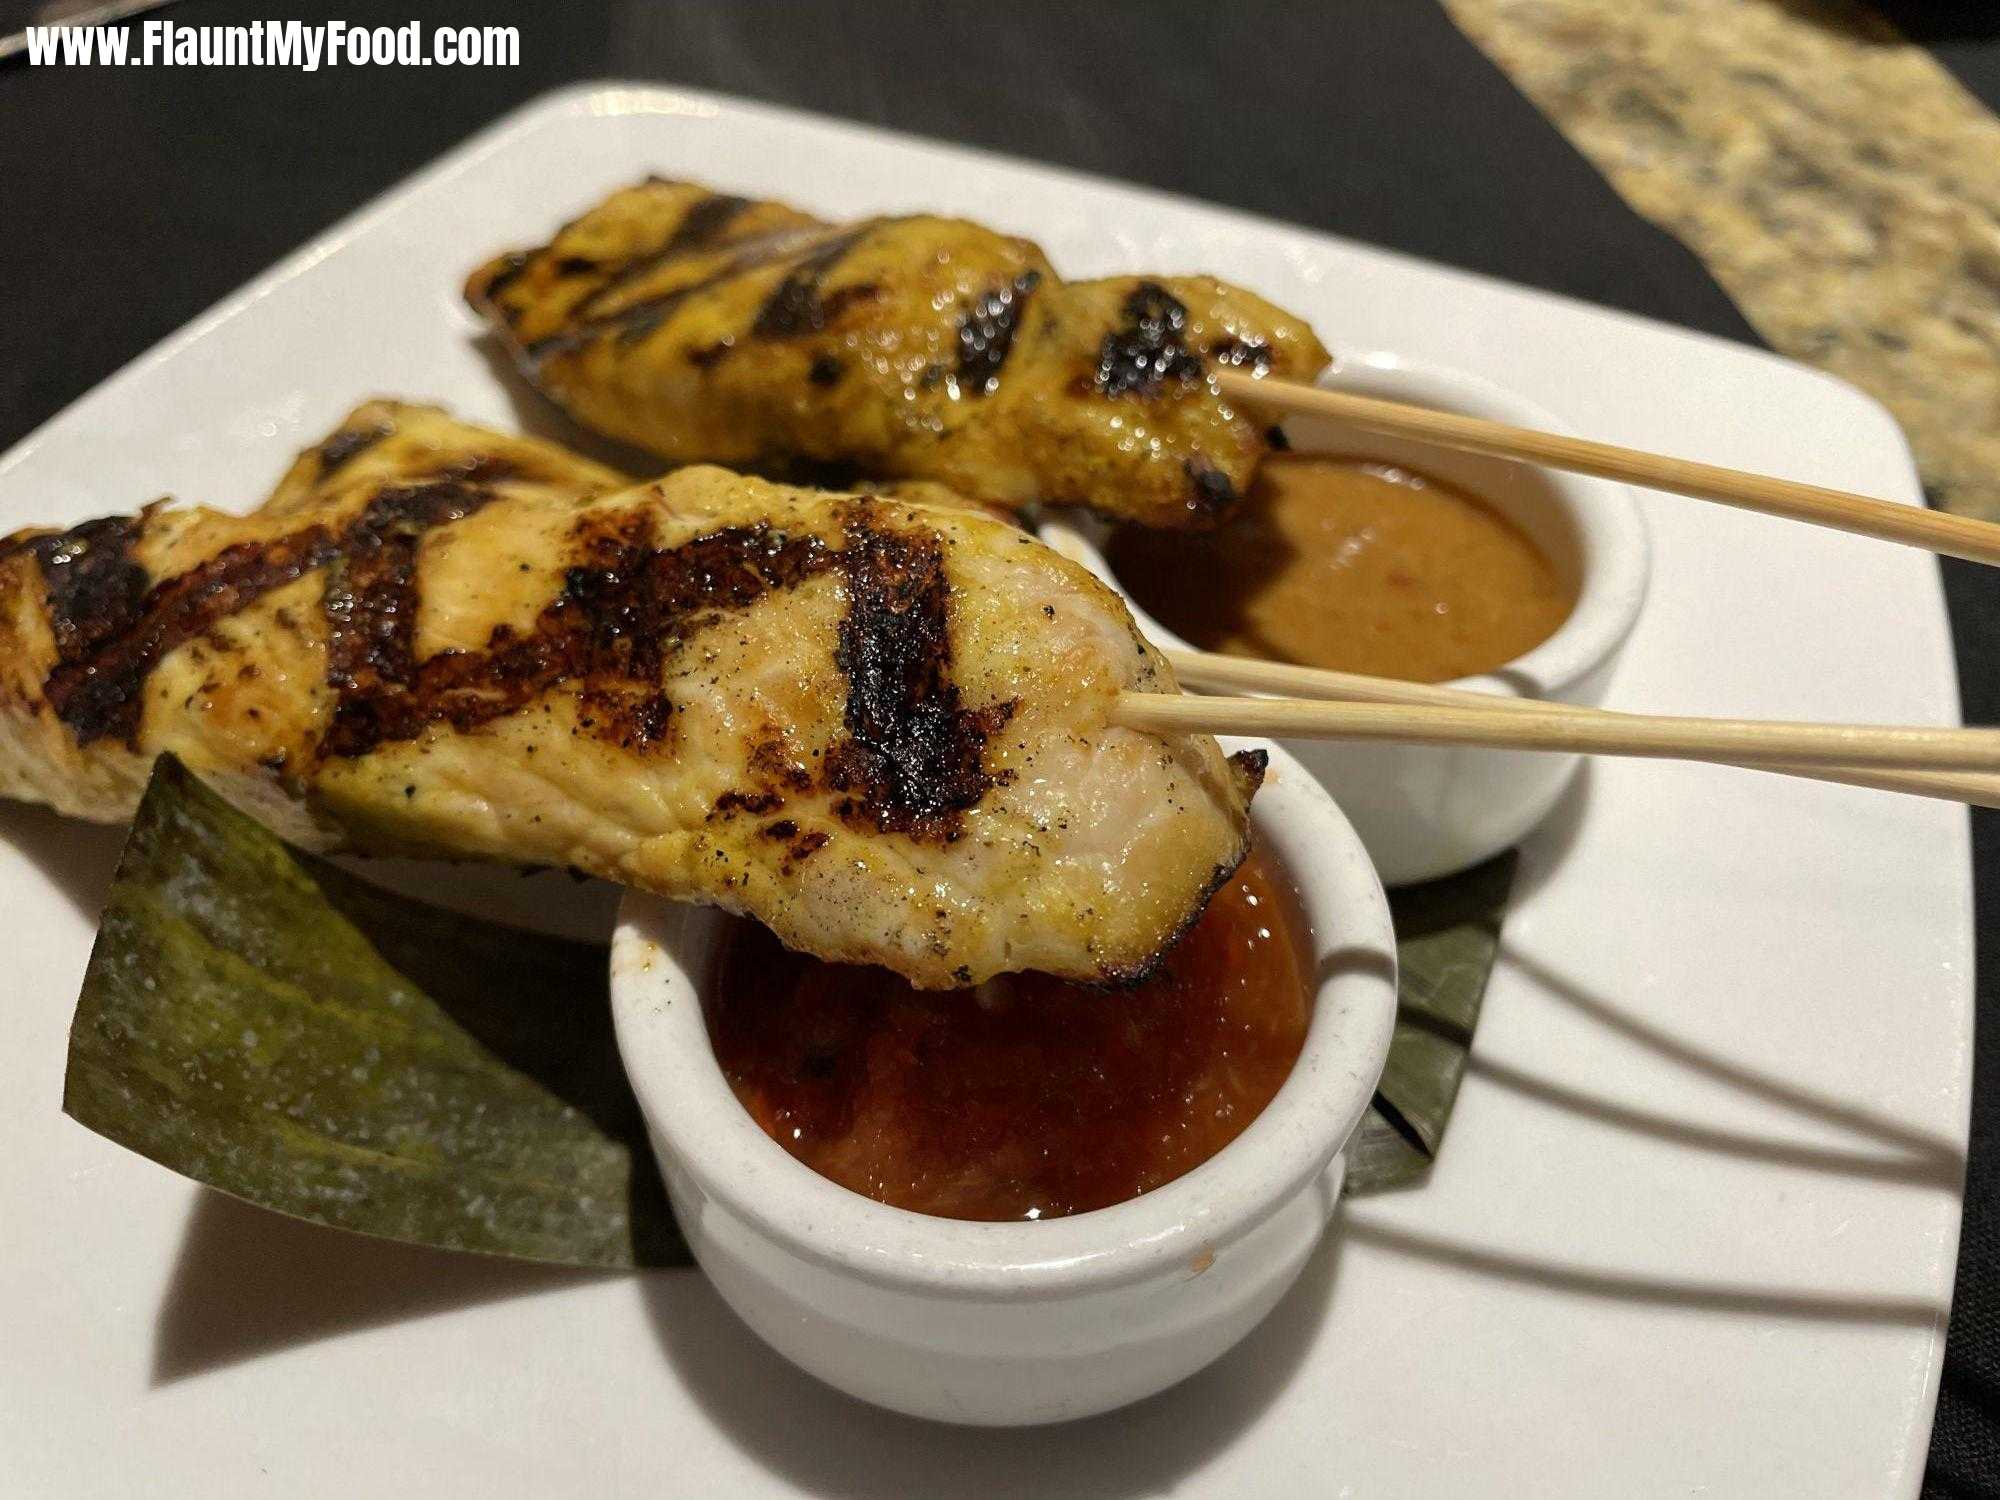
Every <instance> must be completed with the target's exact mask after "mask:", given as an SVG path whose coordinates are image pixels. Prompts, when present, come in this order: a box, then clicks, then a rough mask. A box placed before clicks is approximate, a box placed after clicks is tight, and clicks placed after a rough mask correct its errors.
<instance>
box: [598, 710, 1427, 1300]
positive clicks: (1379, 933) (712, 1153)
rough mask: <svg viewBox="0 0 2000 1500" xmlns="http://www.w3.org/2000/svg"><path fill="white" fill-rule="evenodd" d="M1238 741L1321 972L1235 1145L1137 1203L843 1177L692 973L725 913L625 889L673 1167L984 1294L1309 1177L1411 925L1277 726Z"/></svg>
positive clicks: (827, 1247)
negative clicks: (932, 1198) (1004, 1215)
mask: <svg viewBox="0 0 2000 1500" xmlns="http://www.w3.org/2000/svg"><path fill="white" fill-rule="evenodd" d="M1222 743H1223V745H1224V748H1225V749H1228V750H1234V749H1240V748H1260V749H1265V750H1267V751H1268V752H1269V753H1270V757H1271V760H1270V770H1269V774H1268V775H1267V778H1266V782H1265V786H1264V788H1263V790H1262V791H1260V792H1259V793H1258V795H1257V796H1256V798H1254V799H1253V801H1252V803H1251V825H1252V827H1253V829H1254V830H1255V832H1256V836H1257V838H1258V840H1259V841H1260V843H1261V844H1262V846H1263V847H1264V848H1265V849H1266V850H1267V851H1268V852H1270V853H1271V854H1273V855H1274V856H1275V860H1276V863H1277V864H1279V865H1280V866H1281V867H1282V868H1283V869H1284V871H1285V873H1286V875H1287V877H1288V878H1289V879H1290V880H1291V881H1292V883H1293V884H1294V885H1295V886H1296V887H1297V889H1298V893H1299V899H1300V906H1301V909H1302V910H1301V914H1302V917H1303V919H1304V921H1305V923H1306V927H1307V930H1308V934H1309V937H1310V947H1311V949H1312V952H1313V955H1314V962H1315V964H1316V966H1317V968H1318V971H1319V980H1318V984H1317V987H1316V989H1315V992H1314V1008H1313V1017H1312V1021H1311V1023H1310V1025H1309V1027H1308V1029H1307V1034H1306V1039H1305V1043H1304V1046H1303V1047H1302V1048H1301V1050H1300V1053H1299V1057H1298V1060H1297V1061H1296V1062H1295V1063H1294V1065H1293V1068H1292V1071H1291V1073H1290V1074H1289V1075H1288V1076H1287V1077H1286V1079H1285V1082H1284V1083H1283V1084H1282V1085H1281V1086H1280V1088H1279V1090H1278V1092H1277V1094H1276V1095H1275V1096H1273V1098H1272V1100H1271V1102H1270V1103H1269V1104H1268V1105H1267V1106H1266V1107H1265V1108H1264V1109H1263V1110H1262V1111H1261V1112H1260V1113H1259V1114H1258V1116H1257V1118H1256V1119H1254V1120H1252V1121H1251V1122H1250V1124H1249V1125H1248V1126H1246V1127H1245V1128H1244V1130H1243V1132H1242V1134H1241V1135H1239V1136H1237V1137H1236V1139H1235V1140H1233V1141H1231V1142H1230V1143H1229V1144H1228V1145H1227V1146H1225V1147H1223V1148H1222V1150H1220V1151H1219V1152H1217V1153H1216V1154H1215V1155H1214V1156H1212V1157H1210V1158H1209V1159H1208V1160H1207V1161H1205V1162H1203V1163H1201V1164H1200V1165H1199V1166H1197V1167H1195V1168H1193V1169H1192V1170H1190V1171H1188V1172H1187V1173H1185V1174H1183V1175H1182V1176H1180V1177H1178V1178H1175V1179H1174V1180H1172V1181H1171V1182H1167V1183H1164V1184H1162V1185H1161V1186H1160V1187H1157V1188H1155V1189H1153V1190H1152V1191H1151V1192H1148V1193H1144V1194H1141V1195H1140V1196H1139V1197H1137V1198H1133V1199H1130V1200H1128V1201H1126V1202H1124V1203H1118V1204H1114V1205H1112V1206H1110V1207H1107V1208H1100V1209H1093V1210H1091V1211H1089V1212H1086V1213H1080V1214H1072V1215H1068V1216H1065V1217H1061V1218H1054V1219H1045V1220H1039V1221H1035V1222H1026V1221H1001V1222H989V1221H978V1220H964V1219H947V1218H939V1217H934V1216H932V1215H928V1214H921V1213H917V1212H914V1211H912V1210H909V1209H902V1208H895V1207H891V1206H890V1205H888V1204H884V1203H879V1202H877V1201H875V1200H874V1199H872V1198H868V1197H866V1196H864V1195H862V1194H860V1193H857V1192H854V1191H853V1190H851V1189H849V1188H845V1187H842V1186H840V1185H839V1184H838V1183H835V1182H833V1181H832V1180H830V1179H828V1178H825V1177H822V1176H820V1175H819V1173H817V1172H815V1171H814V1170H813V1169H812V1168H811V1167H808V1166H807V1165H806V1164H805V1163H803V1162H801V1161H799V1160H798V1159H796V1158H795V1157H793V1156H792V1155H791V1154H790V1153H789V1152H788V1151H786V1150H785V1149H784V1147H783V1146H781V1145H779V1144H778V1142H776V1141H774V1140H772V1139H771V1138H770V1137H769V1136H768V1135H766V1134H765V1132H764V1131H763V1129H762V1128H761V1127H760V1126H759V1125H758V1124H757V1123H756V1121H755V1120H754V1119H752V1118H751V1116H750V1113H749V1111H748V1110H746V1109H745V1108H744V1107H743V1105H742V1104H741V1102H740V1101H739V1100H738V1099H737V1098H736V1096H735V1094H734V1092H733V1091H732V1090H731V1089H730V1087H729V1084H728V1081H727V1080H726V1079H725V1078H724V1077H723V1075H722V1071H721V1068H720V1067H719V1066H718V1065H717V1063H716V1061H715V1057H714V1054H713V1052H712V1051H711V1050H710V1047H709V1040H708V1028H707V1024H706V1021H705V1019H704V1018H703V1016H702V1013H701V1002H700V998H699V994H698V992H697V990H696V988H695V985H696V983H697V981H696V980H695V979H694V978H691V977H690V972H689V971H690V970H692V971H694V972H695V973H696V974H699V973H700V972H701V971H702V970H703V969H705V968H706V966H707V965H708V962H709V959H710V956H711V954H712V951H713V943H714V940H715V937H716V936H717V935H718V934H719V933H720V932H721V931H722V923H723V921H724V920H725V919H724V917H723V914H722V913H720V912H718V911H715V910H714V909H712V908H703V907H690V906H682V905H676V904H675V903H672V902H669V901H667V900H665V899H664V898H661V897H657V896H652V895H648V894H646V893H644V892H639V891H628V892H627V893H626V895H625V897H624V900H623V902H622V903H621V905H620V908H619V914H618V929H617V933H616V935H615V937H614V939H613V943H612V959H611V1003H612V1014H613V1020H614V1023H615V1026H616V1030H617V1035H618V1046H619V1051H620V1054H621V1056H622V1057H623V1059H624V1062H625V1066H626V1070H627V1073H628V1075H629V1076H630V1078H631V1082H632V1087H633V1090H634V1092H635V1093H636V1094H637V1095H638V1097H639V1102H640V1105H641V1107H642V1109H643V1110H644V1112H645V1115H646V1118H647V1121H648V1124H649V1127H650V1129H651V1131H652V1133H653V1138H654V1141H655V1144H656V1147H657V1149H658V1150H659V1151H660V1153H661V1155H662V1157H663V1162H662V1165H663V1167H664V1166H666V1165H668V1161H667V1160H666V1159H667V1158H670V1159H671V1165H672V1166H673V1167H674V1168H675V1169H677V1170H678V1171H679V1172H681V1173H683V1174H685V1177H686V1178H687V1180H688V1181H689V1182H690V1183H692V1185H693V1186H694V1187H695V1188H696V1189H697V1190H698V1191H699V1193H700V1194H701V1195H703V1196H704V1197H705V1198H706V1199H710V1200H713V1201H714V1202H715V1203H716V1204H718V1205H719V1206H720V1207H722V1208H723V1209H725V1210H726V1211H728V1212H729V1213H731V1214H733V1215H735V1216H736V1217H737V1218H739V1219H740V1220H742V1221H744V1222H746V1223H747V1224H748V1225H750V1226H751V1227H752V1228H753V1229H755V1230H756V1231H757V1232H759V1233H760V1234H762V1235H763V1236H764V1237H766V1238H767V1239H770V1240H773V1241H776V1242H777V1243H779V1244H780V1245H782V1246H783V1247H784V1248H785V1249H786V1250H788V1251H790V1252H791V1253H793V1254H795V1255H798V1256H800V1257H803V1258H805V1259H807V1260H809V1261H812V1262H816V1263H818V1264H820V1265H822V1266H826V1267H830V1268H833V1269H836V1270H839V1271H843V1272H847V1273H850V1274H852V1275H855V1276H857V1277H859V1278H860V1279H862V1280H864V1281H866V1282H869V1283H872V1284H874V1285H877V1286H881V1287H885V1288H889V1289H892V1290H902V1291H909V1290H921V1291H925V1292H927V1293H931V1294H944V1295H956V1296H961V1297H966V1298H971V1299H977V1300H994V1299H1001V1300H1011V1299H1031V1298H1041V1297H1049V1296H1067V1295H1072V1294H1075V1293H1079V1292H1084V1291H1095V1290H1102V1289H1106V1288H1110V1287H1115V1286H1121V1285H1127V1284H1130V1283H1132V1282H1135V1281H1141V1280H1145V1279H1147V1278H1149V1277H1154V1276H1157V1275H1160V1274H1162V1273H1163V1272H1166V1271H1169V1270H1172V1269H1175V1268H1180V1269H1181V1270H1182V1271H1183V1272H1185V1271H1186V1268H1187V1267H1188V1266H1189V1264H1190V1263H1191V1262H1193V1261H1195V1260H1196V1259H1197V1257H1199V1256H1201V1255H1203V1254H1204V1253H1205V1252H1215V1251H1220V1250H1222V1249H1223V1248H1224V1247H1226V1246H1227V1245H1228V1244H1230V1243H1231V1242H1233V1241H1235V1240H1237V1239H1239V1238H1241V1237H1242V1236H1243V1235H1245V1234H1247V1233H1249V1232H1250V1231H1251V1230H1252V1229H1254V1228H1256V1227H1257V1225H1259V1224H1261V1223H1263V1222H1264V1221H1265V1220H1266V1219H1268V1218H1269V1217H1270V1216H1271V1215H1272V1214H1273V1213H1275V1212H1276V1211H1277V1210H1278V1209H1279V1208H1281V1207H1282V1206H1283V1205H1284V1204H1285V1203H1287V1202H1289V1201H1291V1200H1292V1199H1293V1198H1294V1197H1295V1196H1296V1195H1297V1194H1299V1193H1300V1192H1303V1191H1306V1190H1307V1189H1309V1188H1310V1187H1311V1186H1312V1184H1313V1183H1314V1182H1315V1181H1316V1180H1317V1179H1319V1178H1320V1176H1321V1175H1322V1174H1323V1173H1324V1172H1325V1171H1326V1169H1327V1168H1328V1166H1329V1165H1330V1164H1331V1163H1333V1162H1334V1161H1335V1159H1336V1158H1337V1157H1338V1156H1339V1155H1340V1153H1341V1151H1342V1150H1343V1149H1344V1147H1345V1145H1346V1143H1347V1141H1348V1138H1349V1136H1350V1135H1351V1134H1352V1133H1353V1131H1354V1129H1355V1127H1356V1126H1357V1125H1358V1124H1359V1123H1360V1121H1361V1118H1362V1116H1363V1114H1364V1113H1365V1112H1366V1110H1367V1108H1368V1105H1369V1102H1370V1100H1371V1099H1372V1098H1373V1097H1374V1092H1375V1085H1376V1083H1377V1081H1378V1079H1379V1078H1380V1075H1381V1071H1382V1067H1383V1064H1384V1062H1385V1060H1386V1059H1387V1056H1388V1050H1389V1041H1390V1038H1391V1035H1392V1034H1393V1031H1394V1027H1395V1017H1396V948H1395V935H1394V930H1393V928H1392V926H1391V923H1390V918H1389V908H1388V902H1387V898H1386V897H1385V896H1384V894H1383V891H1382V886H1381V882H1380V881H1379V880H1378V879H1377V878H1376V875H1375V869H1374V866H1373V865H1372V864H1371V863H1370V862H1369V859H1368V856H1367V854H1366V852H1365V851H1364V849H1363V847H1362V845H1361V841H1360V838H1359V836H1358V835H1357V834H1356V833H1355V832H1354V830H1353V829H1352V828H1351V827H1350V826H1349V824H1348V822H1347V819H1346V817H1345V816H1344V815H1343V814H1342V813H1341V812H1340V810H1339V808H1338V807H1337V806H1336V805H1335V803H1334V801H1333V799H1332V798H1331V797H1330V796H1329V795H1328V794H1327V792H1326V791H1325V789H1324V788H1322V787H1321V786H1320V785H1319V783H1318V782H1317V781H1316V780H1315V779H1314V777H1313V776H1312V775H1311V774H1310V773H1309V772H1308V771H1306V769H1305V768H1304V767H1303V766H1301V765H1300V764H1299V763H1298V762H1297V761H1296V760H1294V759H1293V758H1292V757H1291V756H1290V755H1288V754H1287V753H1286V752H1285V751H1284V750H1283V749H1281V748H1280V747H1278V746H1275V745H1272V744H1270V743H1269V742H1267V741H1259V740H1247V739H1246V740H1236V739H1225V740H1223V742H1222ZM683 955H684V956H683ZM689 1237H690V1240H691V1241H698V1239H699V1236H697V1235H694V1234H690V1236H689Z"/></svg>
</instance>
